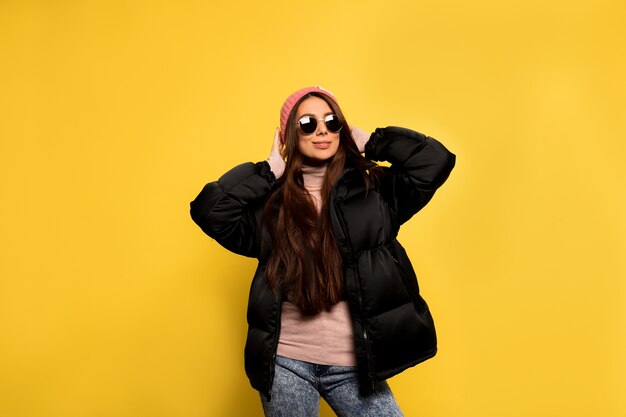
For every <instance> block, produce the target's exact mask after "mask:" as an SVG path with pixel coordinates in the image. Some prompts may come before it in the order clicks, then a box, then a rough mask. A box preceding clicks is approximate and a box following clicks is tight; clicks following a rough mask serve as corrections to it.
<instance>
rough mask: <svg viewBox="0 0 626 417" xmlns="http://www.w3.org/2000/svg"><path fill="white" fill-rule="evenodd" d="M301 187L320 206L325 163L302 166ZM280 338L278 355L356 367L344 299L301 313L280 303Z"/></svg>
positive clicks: (351, 334)
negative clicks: (311, 312) (327, 307)
mask: <svg viewBox="0 0 626 417" xmlns="http://www.w3.org/2000/svg"><path fill="white" fill-rule="evenodd" d="M302 173H303V179H304V187H305V188H306V189H307V191H308V192H309V193H310V194H311V195H312V196H313V199H314V202H315V206H316V208H317V210H318V211H319V210H320V209H321V204H322V198H321V190H322V184H323V182H324V174H325V173H326V165H324V166H321V167H311V166H303V167H302ZM280 326H281V328H280V338H279V340H278V351H277V354H278V355H281V356H285V357H288V358H291V359H298V360H301V361H306V362H312V363H317V364H320V365H339V366H356V355H355V352H354V336H353V329H352V320H351V318H350V309H349V307H348V302H347V301H340V302H339V303H337V304H335V305H334V306H332V308H331V309H330V311H322V312H321V313H318V314H316V315H313V316H303V315H302V313H301V312H300V310H299V309H298V307H296V306H295V305H294V304H292V303H290V302H288V301H285V302H283V303H282V313H281V322H280Z"/></svg>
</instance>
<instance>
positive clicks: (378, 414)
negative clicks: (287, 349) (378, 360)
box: [261, 356, 402, 417]
mask: <svg viewBox="0 0 626 417" xmlns="http://www.w3.org/2000/svg"><path fill="white" fill-rule="evenodd" d="M320 396H321V397H322V398H324V400H325V401H326V402H327V403H328V405H330V407H331V408H332V409H333V411H334V412H335V414H337V416H339V417H370V416H371V417H396V416H402V411H400V407H398V403H396V400H395V398H394V397H393V394H392V393H391V390H390V389H389V385H387V383H386V382H384V381H383V382H378V383H377V384H376V391H375V392H374V393H373V394H371V395H369V396H367V397H364V396H362V395H360V394H359V386H358V381H357V372H356V367H352V366H334V365H317V364H314V363H309V362H303V361H299V360H295V359H289V358H285V357H283V356H277V357H276V370H275V374H274V384H273V385H272V399H271V401H269V402H267V401H266V400H265V397H263V396H261V401H262V403H263V411H265V416H266V417H312V416H319V407H320Z"/></svg>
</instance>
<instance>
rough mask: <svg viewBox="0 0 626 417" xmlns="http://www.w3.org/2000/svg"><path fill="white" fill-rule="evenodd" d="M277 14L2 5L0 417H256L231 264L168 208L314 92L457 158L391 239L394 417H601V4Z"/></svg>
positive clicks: (286, 9) (605, 396) (619, 158)
mask: <svg viewBox="0 0 626 417" xmlns="http://www.w3.org/2000/svg"><path fill="white" fill-rule="evenodd" d="M157 3H158V4H157ZM297 3H299V2H284V4H283V2H277V1H263V2H256V1H254V2H253V1H249V2H248V3H244V2H238V1H213V2H209V1H207V2H204V1H178V2H176V1H163V2H152V1H139V0H137V1H120V0H117V1H72V0H66V1H61V0H59V1H35V0H32V1H29V0H4V1H1V2H0V139H1V148H0V178H1V181H2V204H1V205H0V228H1V234H0V239H1V241H0V244H1V252H0V276H1V281H0V415H1V416H7V417H26V416H28V417H48V416H63V417H92V416H93V417H100V416H102V417H109V416H110V417H137V416H146V417H161V416H162V417H170V416H171V417H200V416H260V415H261V410H260V406H259V402H258V394H257V393H256V391H253V390H252V389H251V388H250V387H249V385H248V381H247V379H246V377H245V375H244V371H243V343H244V337H245V308H246V301H247V294H248V285H249V281H250V278H251V273H252V271H253V270H254V266H255V262H254V261H253V260H249V259H244V258H240V257H237V256H236V255H233V254H230V253H228V252H227V251H225V250H224V249H222V248H221V247H219V246H218V245H217V244H216V243H215V242H213V241H211V240H210V239H209V238H208V237H206V236H205V235H203V234H202V233H201V231H200V230H199V229H198V228H197V227H196V226H195V225H194V224H193V223H192V221H191V219H190V218H189V215H188V204H189V201H190V200H192V199H193V198H194V197H195V196H196V194H197V193H198V192H199V191H200V189H201V187H202V186H203V185H204V183H205V182H208V181H210V180H214V179H216V178H217V177H218V176H219V175H220V174H221V173H223V172H224V171H226V170H227V169H228V168H230V167H232V166H234V165H236V164H238V163H240V162H244V161H249V160H251V161H258V160H262V159H265V158H266V157H267V154H268V152H269V150H270V147H271V143H272V138H273V134H274V129H275V127H276V126H277V124H278V110H279V108H280V105H281V104H282V101H283V100H284V98H285V97H286V96H287V95H288V94H289V93H291V92H292V91H294V90H296V89H297V88H300V87H303V86H307V85H312V84H319V85H322V86H324V87H326V88H328V89H330V90H331V91H333V92H334V93H335V94H336V95H337V96H338V98H339V100H340V102H341V104H342V107H343V109H344V110H345V113H346V115H347V117H348V119H349V120H350V121H351V123H354V124H356V125H358V126H361V127H362V128H364V129H368V130H372V129H374V128H375V127H377V126H385V125H401V126H406V127H411V128H414V129H416V130H419V131H422V132H424V133H427V134H429V135H431V136H433V137H436V138H438V139H440V140H441V141H442V142H444V143H445V144H446V145H447V146H448V147H449V148H450V149H451V150H452V151H453V152H455V153H456V154H457V157H458V164H457V167H456V169H455V171H454V172H453V174H452V176H451V177H450V179H449V181H448V183H447V184H446V185H445V186H444V188H443V189H442V190H441V191H440V193H439V194H438V195H437V196H436V197H435V198H434V200H433V201H432V202H431V204H430V205H429V206H428V207H426V208H425V209H424V210H423V211H422V212H421V213H420V214H419V215H418V216H417V217H416V218H414V219H413V220H412V221H411V222H410V223H408V224H407V225H406V226H405V228H404V230H403V231H402V233H401V236H400V237H401V241H402V242H403V243H404V244H405V246H406V248H407V251H408V252H409V255H410V256H411V258H412V259H413V261H414V264H415V268H416V270H417V271H418V275H419V277H420V279H421V281H420V282H421V286H422V288H423V293H424V296H425V297H426V299H427V300H428V302H429V304H430V305H431V307H432V310H433V314H434V315H435V319H436V321H437V324H438V330H439V339H440V352H439V355H438V356H437V357H436V358H435V359H433V360H431V361H428V362H426V363H424V364H423V365H420V366H418V367H416V368H414V369H412V370H410V371H407V372H405V373H404V374H402V375H400V376H398V377H395V378H393V379H392V380H391V385H392V388H393V389H394V391H395V393H396V396H397V399H398V401H399V403H400V404H401V406H402V407H403V409H404V410H405V413H406V415H407V416H420V417H474V416H476V417H492V416H493V417H501V416H507V417H517V416H520V417H522V416H523V417H527V416H534V417H544V416H545V417H560V416H567V417H590V416H593V417H619V416H626V400H625V399H624V396H623V392H624V391H625V389H626V377H625V375H626V359H625V358H624V352H626V307H625V306H624V304H625V301H626V297H625V294H624V290H625V284H624V278H626V276H625V275H626V274H625V272H626V262H625V260H624V259H625V256H624V254H625V253H626V242H625V239H626V216H625V214H624V213H626V190H625V187H624V183H625V180H626V168H625V166H626V159H625V157H626V152H625V150H626V145H625V143H626V123H625V120H626V76H625V75H624V74H626V47H625V45H626V43H625V42H624V39H626V29H625V27H626V6H625V5H624V2H623V1H621V0H615V1H594V0H580V1H551V2H546V1H540V0H533V1H508V2H507V1H504V2H503V1H495V0H478V1H471V2H470V1H461V0H456V1H453V0H443V1H441V0H439V1H434V0H428V1H423V2H419V1H413V0H405V1H393V0H392V1H383V2H380V1H376V2H371V4H369V5H368V4H364V3H363V2H360V1H352V2H347V1H346V2H336V1H317V2H308V3H305V2H302V4H297ZM235 410H236V411H235ZM323 415H325V416H328V415H330V414H329V411H328V409H327V408H325V409H324V412H323Z"/></svg>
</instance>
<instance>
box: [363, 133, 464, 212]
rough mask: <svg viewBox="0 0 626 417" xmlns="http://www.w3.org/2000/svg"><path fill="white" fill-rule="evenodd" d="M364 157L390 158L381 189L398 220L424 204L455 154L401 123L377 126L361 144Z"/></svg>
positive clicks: (448, 171) (446, 174)
mask: <svg viewBox="0 0 626 417" xmlns="http://www.w3.org/2000/svg"><path fill="white" fill-rule="evenodd" d="M365 157H366V158H368V159H371V160H373V161H388V162H391V167H388V168H384V171H385V174H384V176H383V179H382V184H381V192H382V194H383V196H384V198H385V200H387V202H388V203H389V204H390V205H391V206H392V207H393V208H394V210H395V212H396V213H397V215H398V220H399V222H400V224H402V223H404V222H406V221H407V220H409V219H410V218H411V217H412V216H413V215H414V214H415V213H417V212H418V211H419V210H420V209H421V208H422V207H424V206H425V205H426V204H427V203H428V202H429V201H430V199H431V198H432V197H433V195H434V194H435V191H436V190H437V188H439V187H440V186H441V185H442V184H443V183H444V182H445V181H446V179H447V178H448V176H449V175H450V172H451V171H452V168H454V164H455V162H456V156H455V155H454V154H453V153H452V152H450V151H449V150H448V149H446V147H445V146H443V145H442V144H441V143H440V142H438V141H437V140H435V139H433V138H431V137H429V136H426V135H423V134H422V133H419V132H415V131H413V130H410V129H405V128H402V127H396V126H390V127H386V128H378V129H376V130H375V131H374V133H372V135H371V137H370V139H369V141H368V142H367V144H366V145H365Z"/></svg>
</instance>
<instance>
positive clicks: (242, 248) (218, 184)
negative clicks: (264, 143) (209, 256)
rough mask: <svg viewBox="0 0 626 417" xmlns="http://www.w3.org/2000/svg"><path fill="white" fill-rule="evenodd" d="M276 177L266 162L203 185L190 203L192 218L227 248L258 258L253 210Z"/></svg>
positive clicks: (247, 165) (238, 168) (244, 166)
mask: <svg viewBox="0 0 626 417" xmlns="http://www.w3.org/2000/svg"><path fill="white" fill-rule="evenodd" d="M275 182H276V177H275V176H274V174H273V173H272V171H271V170H270V166H269V164H268V163H267V161H263V162H257V163H256V164H255V163H252V162H246V163H243V164H241V165H238V166H236V167H235V168H233V169H231V170H230V171H228V172H227V173H225V174H224V175H223V176H222V177H220V178H219V179H218V180H217V181H214V182H210V183H208V184H207V185H205V186H204V188H203V189H202V191H201V192H200V194H198V196H197V197H196V198H195V200H193V201H192V202H191V204H190V205H191V210H190V212H191V218H192V219H193V221H194V222H196V224H197V225H198V226H200V228H201V229H202V230H203V231H204V232H205V233H206V234H207V235H209V236H210V237H212V238H213V239H215V240H216V241H217V242H218V243H219V244H220V245H222V246H223V247H224V248H226V249H228V250H230V251H232V252H234V253H237V254H239V255H244V256H249V257H257V256H258V242H257V236H256V229H257V225H256V221H255V216H254V210H255V209H256V208H259V207H260V206H261V205H262V204H263V202H264V201H265V198H266V197H267V195H268V194H269V192H270V190H271V189H272V187H273V185H274V184H275Z"/></svg>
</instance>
